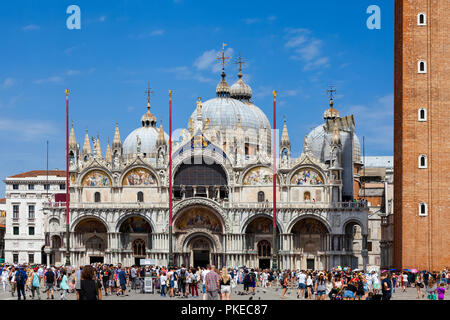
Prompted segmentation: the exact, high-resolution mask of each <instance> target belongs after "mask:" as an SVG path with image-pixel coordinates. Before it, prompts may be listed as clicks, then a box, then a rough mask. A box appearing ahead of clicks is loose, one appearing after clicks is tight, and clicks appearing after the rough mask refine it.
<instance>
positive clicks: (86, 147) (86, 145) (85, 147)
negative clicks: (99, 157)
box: [83, 128, 92, 155]
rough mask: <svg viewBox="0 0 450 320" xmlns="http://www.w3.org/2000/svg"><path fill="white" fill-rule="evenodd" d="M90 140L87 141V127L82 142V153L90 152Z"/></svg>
mask: <svg viewBox="0 0 450 320" xmlns="http://www.w3.org/2000/svg"><path fill="white" fill-rule="evenodd" d="M91 153H92V150H91V142H90V141H89V133H88V129H87V128H86V135H85V136H84V144H83V154H84V155H88V154H91Z"/></svg>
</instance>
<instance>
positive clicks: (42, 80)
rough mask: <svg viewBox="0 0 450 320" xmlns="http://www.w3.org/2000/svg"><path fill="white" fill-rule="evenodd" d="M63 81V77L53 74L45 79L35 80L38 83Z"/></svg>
mask: <svg viewBox="0 0 450 320" xmlns="http://www.w3.org/2000/svg"><path fill="white" fill-rule="evenodd" d="M62 81H63V78H62V77H60V76H52V77H48V78H44V79H39V80H35V81H34V83H36V84H43V83H60V82H62Z"/></svg>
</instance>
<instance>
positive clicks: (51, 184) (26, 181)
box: [4, 170, 66, 264]
mask: <svg viewBox="0 0 450 320" xmlns="http://www.w3.org/2000/svg"><path fill="white" fill-rule="evenodd" d="M47 173H48V174H47ZM4 182H5V184H6V201H5V211H6V233H5V261H6V262H7V263H25V262H26V263H30V264H33V263H51V261H47V256H46V255H45V254H44V253H43V251H42V250H43V247H44V245H45V223H44V222H45V218H44V213H43V210H42V205H43V203H44V202H54V201H55V194H65V189H66V172H65V171H60V170H49V171H47V170H36V171H29V172H25V173H21V174H17V175H13V176H10V177H7V178H6V179H5V180H4Z"/></svg>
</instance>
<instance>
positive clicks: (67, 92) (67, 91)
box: [66, 89, 69, 97]
mask: <svg viewBox="0 0 450 320" xmlns="http://www.w3.org/2000/svg"><path fill="white" fill-rule="evenodd" d="M68 96H69V89H66V97H68Z"/></svg>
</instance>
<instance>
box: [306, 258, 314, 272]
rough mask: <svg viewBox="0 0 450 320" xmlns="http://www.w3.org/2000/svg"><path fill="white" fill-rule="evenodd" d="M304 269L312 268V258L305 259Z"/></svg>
mask: <svg viewBox="0 0 450 320" xmlns="http://www.w3.org/2000/svg"><path fill="white" fill-rule="evenodd" d="M306 269H308V270H314V259H306Z"/></svg>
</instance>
